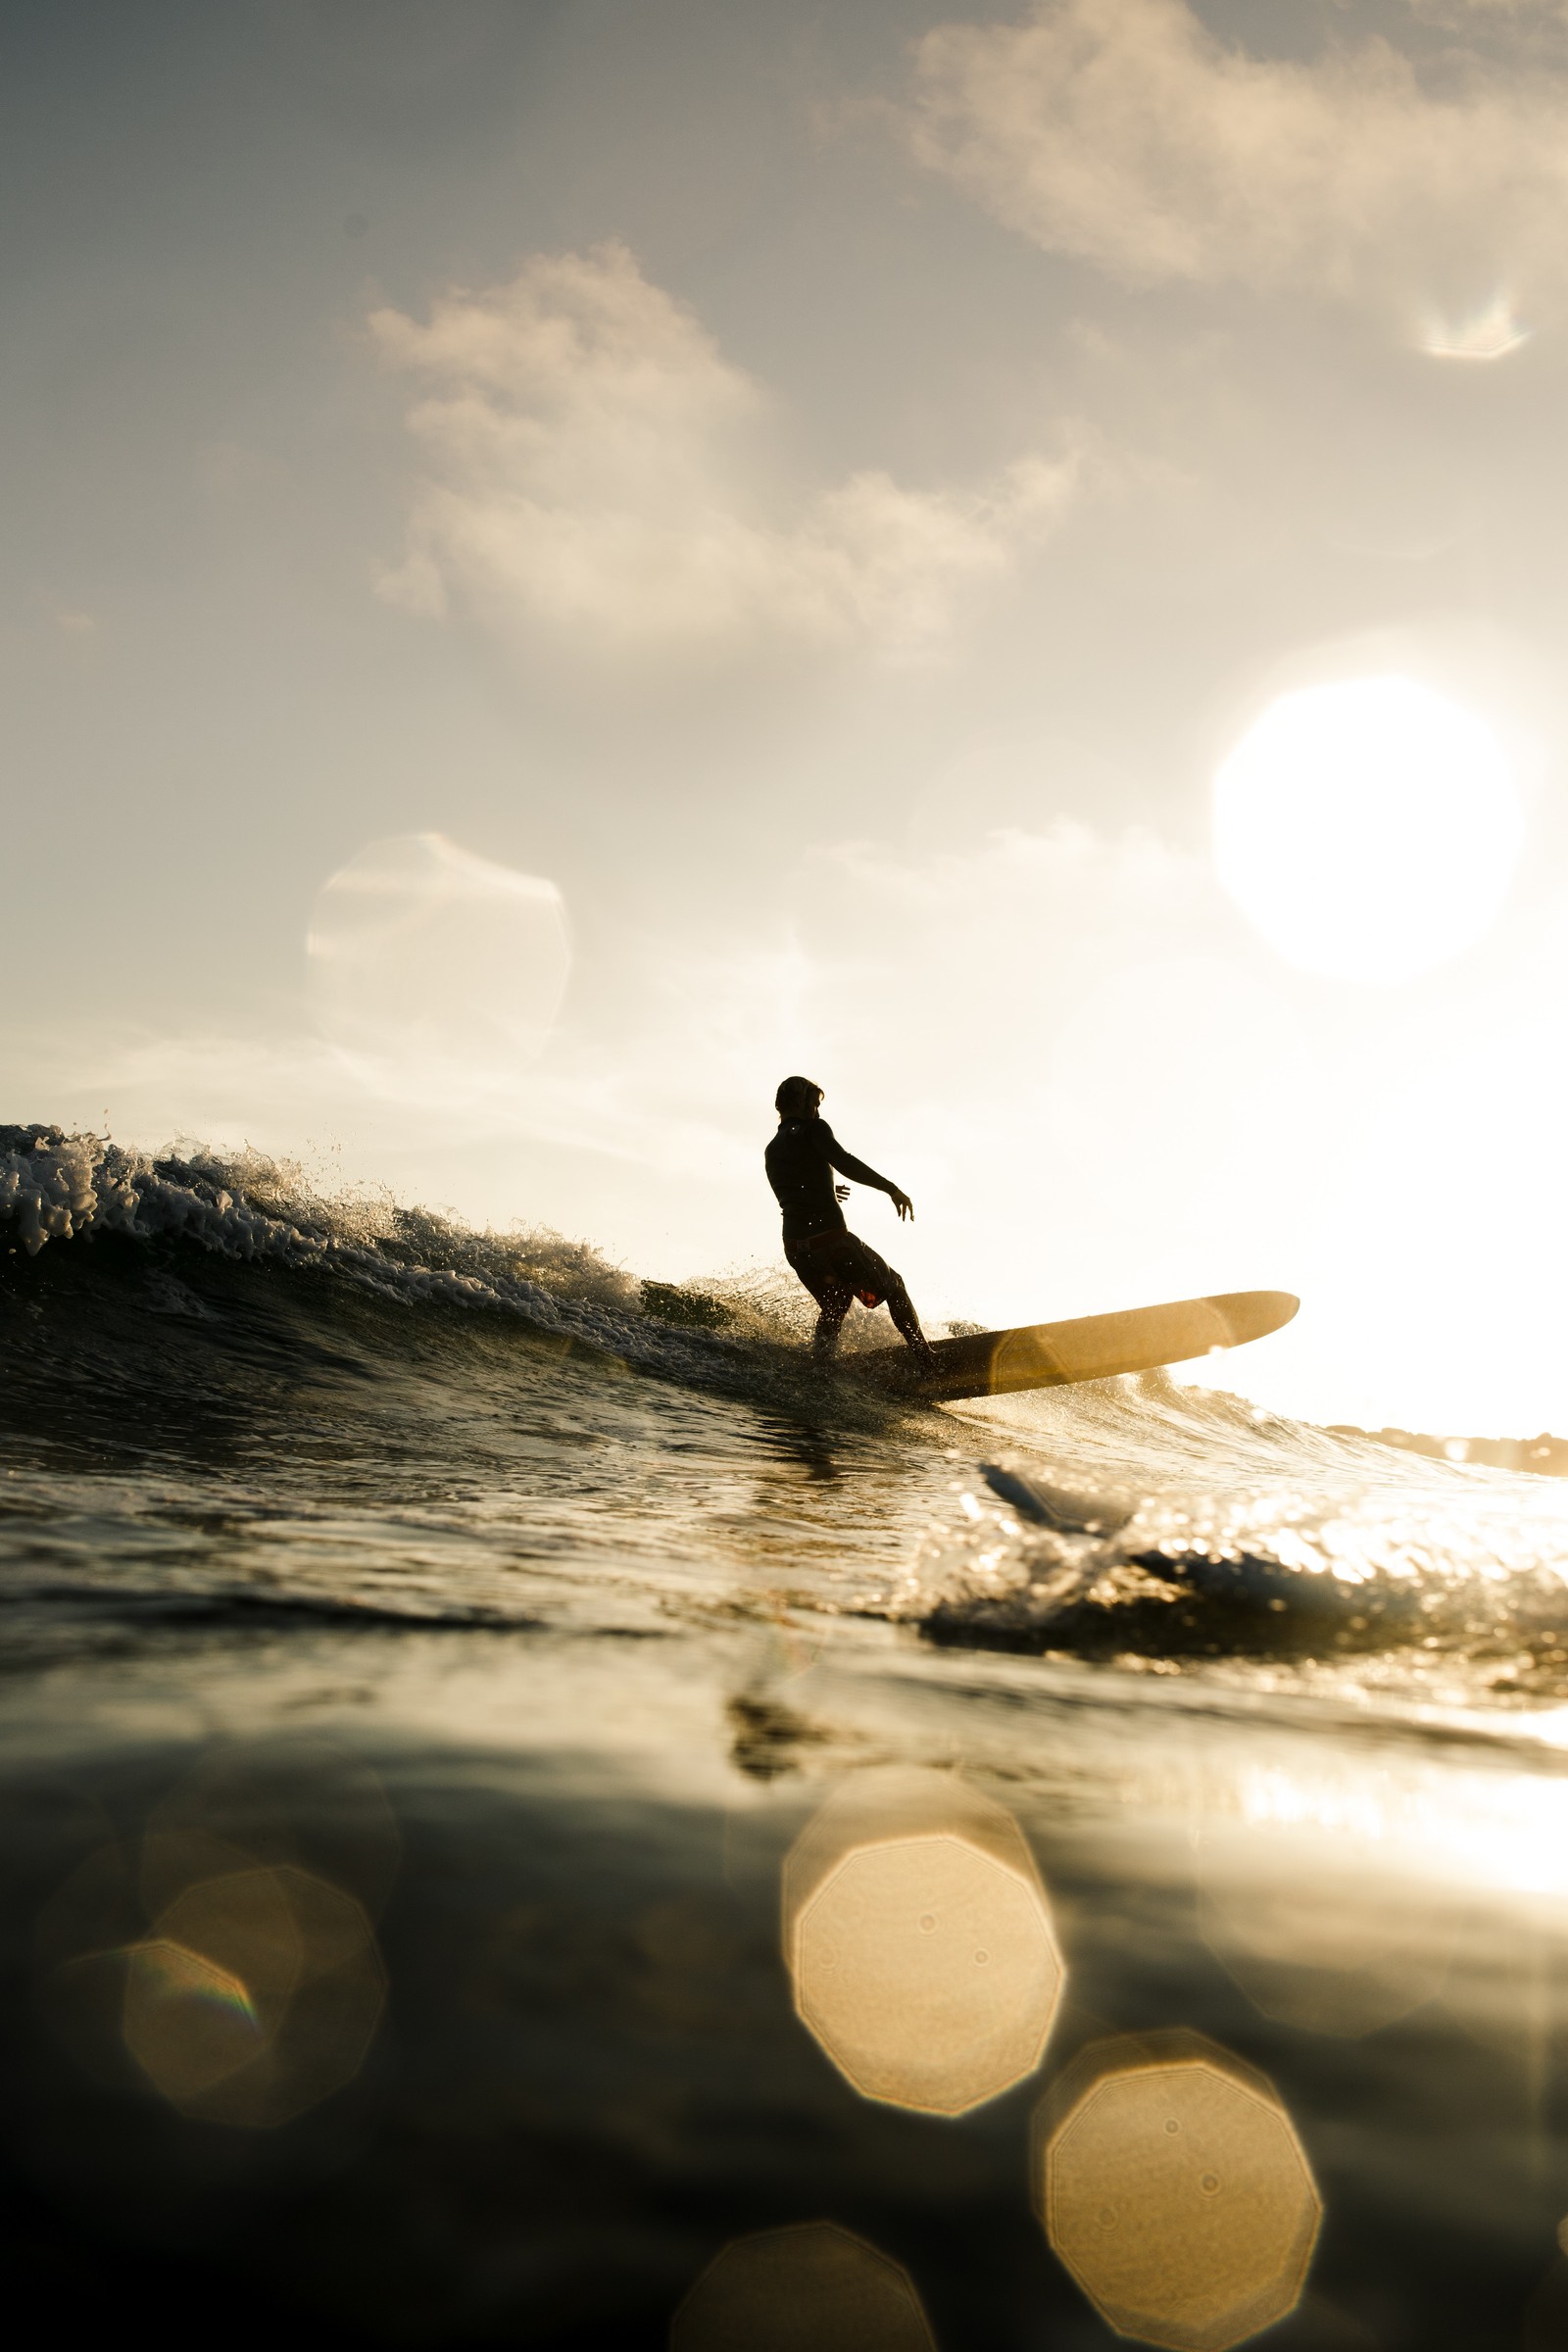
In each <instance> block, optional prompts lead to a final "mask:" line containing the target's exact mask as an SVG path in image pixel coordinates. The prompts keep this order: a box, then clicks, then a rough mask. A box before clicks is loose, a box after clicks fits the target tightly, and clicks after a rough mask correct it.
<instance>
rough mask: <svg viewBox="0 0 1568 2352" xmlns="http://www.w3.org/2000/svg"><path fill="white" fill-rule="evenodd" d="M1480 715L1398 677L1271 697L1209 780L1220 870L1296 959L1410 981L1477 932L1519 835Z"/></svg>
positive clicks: (1361, 975)
mask: <svg viewBox="0 0 1568 2352" xmlns="http://www.w3.org/2000/svg"><path fill="white" fill-rule="evenodd" d="M1522 829H1523V827H1522V818H1521V812H1520V807H1519V799H1518V795H1517V792H1516V791H1515V788H1514V781H1513V776H1512V773H1511V770H1510V767H1509V763H1508V760H1507V756H1506V754H1505V753H1504V751H1503V748H1502V746H1501V744H1500V743H1499V742H1498V740H1497V737H1496V736H1495V733H1494V732H1493V730H1492V728H1491V727H1490V726H1489V725H1488V724H1487V722H1486V721H1485V719H1483V718H1481V717H1479V716H1478V715H1477V713H1476V712H1475V711H1467V710H1465V709H1464V708H1462V707H1461V706H1460V705H1459V704H1457V703H1452V702H1449V701H1448V700H1447V699H1446V696H1444V695H1441V694H1436V693H1434V692H1433V690H1432V689H1431V688H1430V687H1428V686H1422V685H1419V684H1417V683H1416V682H1415V681H1414V680H1413V679H1410V678H1401V677H1383V678H1354V679H1344V680H1340V681H1337V682H1335V683H1334V684H1331V685H1323V686H1309V687H1304V688H1301V689H1299V690H1298V691H1297V692H1295V693H1292V694H1284V695H1281V696H1280V697H1279V699H1278V700H1277V701H1276V702H1273V703H1271V704H1270V705H1269V707H1268V709H1267V710H1266V711H1264V712H1263V714H1262V716H1261V718H1259V719H1258V720H1257V721H1256V723H1255V724H1254V725H1253V726H1252V727H1250V729H1249V731H1248V732H1247V734H1246V735H1244V736H1243V738H1242V740H1241V742H1240V743H1239V744H1238V745H1237V746H1236V749H1235V750H1234V751H1233V752H1232V753H1231V755H1230V757H1229V758H1228V759H1227V760H1225V761H1224V763H1223V765H1222V766H1221V767H1220V769H1219V772H1218V774H1217V775H1216V777H1215V779H1214V857H1215V864H1216V866H1217V869H1218V873H1219V878H1220V880H1221V882H1222V883H1223V884H1224V886H1225V888H1226V889H1227V890H1228V891H1229V893H1230V895H1231V897H1232V898H1233V899H1234V900H1235V901H1236V903H1237V905H1238V906H1239V907H1241V909H1242V911H1243V913H1244V914H1245V915H1246V916H1247V917H1248V919H1249V921H1250V922H1252V923H1254V924H1255V925H1256V926H1257V928H1258V930H1259V931H1261V932H1262V934H1263V936H1264V938H1265V939H1266V940H1267V941H1268V943H1269V945H1270V946H1271V947H1272V948H1273V949H1274V950H1275V951H1276V953H1277V954H1278V955H1279V956H1283V958H1284V959H1285V961H1286V962H1287V963H1292V964H1295V965H1296V966H1297V967H1298V968H1299V970H1301V971H1307V972H1319V973H1322V974H1324V975H1326V976H1327V977H1329V978H1333V979H1341V980H1362V981H1382V982H1396V981H1401V980H1411V979H1414V978H1416V977H1417V976H1418V975H1419V974H1420V973H1422V972H1427V971H1431V970H1432V969H1434V967H1435V966H1437V965H1438V964H1441V963H1446V962H1447V961H1448V960H1449V958H1450V957H1452V956H1457V955H1459V954H1461V953H1462V951H1463V950H1464V949H1466V948H1468V947H1472V946H1474V944H1475V943H1476V941H1477V940H1479V939H1482V938H1484V937H1485V935H1486V933H1487V932H1488V931H1489V930H1490V929H1491V927H1492V924H1493V922H1494V920H1495V917H1496V914H1497V910H1498V908H1499V907H1500V906H1501V904H1502V901H1503V897H1504V895H1505V893H1506V891H1507V888H1508V884H1509V881H1510V880H1511V878H1512V874H1513V869H1514V865H1515V863H1516V861H1517V858H1518V855H1519V847H1520V841H1521V835H1522Z"/></svg>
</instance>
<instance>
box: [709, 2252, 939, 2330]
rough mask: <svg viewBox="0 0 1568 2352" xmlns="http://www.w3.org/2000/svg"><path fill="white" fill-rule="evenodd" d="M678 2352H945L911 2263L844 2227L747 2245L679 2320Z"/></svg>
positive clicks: (717, 2263)
mask: <svg viewBox="0 0 1568 2352" xmlns="http://www.w3.org/2000/svg"><path fill="white" fill-rule="evenodd" d="M669 2342H670V2352H742V2347H744V2352H936V2338H935V2337H934V2336H933V2334H932V2332H931V2327H930V2323H929V2322H928V2320H927V2319H926V2316H925V2310H924V2307H923V2306H922V2304H921V2301H920V2297H919V2295H918V2293H917V2292H916V2291H915V2286H914V2281H913V2280H912V2279H911V2278H910V2277H909V2274H908V2272H907V2270H906V2269H905V2268H904V2266H903V2264H902V2263H898V2262H895V2261H894V2260H893V2258H892V2257H891V2255H888V2254H884V2253H882V2252H881V2251H880V2250H879V2249H878V2248H877V2247H875V2246H872V2245H868V2244H867V2243H866V2241H865V2239H864V2238H863V2237H857V2236H856V2235H855V2234H854V2233H853V2232H852V2231H851V2230H848V2229H840V2228H839V2226H838V2224H837V2223H835V2222H803V2223H800V2224H797V2225H796V2226H795V2227H794V2228H792V2229H761V2230H759V2231H758V2232H757V2233H756V2234H755V2235H754V2236H751V2237H738V2238H735V2239H733V2240H732V2241H731V2242H730V2244H729V2245H727V2246H726V2247H725V2248H724V2250H723V2252H722V2253H721V2254H719V2255H718V2256H716V2257H715V2259H714V2260H713V2261H712V2262H711V2264H710V2265H709V2267H708V2269H707V2270H706V2271H705V2272H704V2273H703V2275H702V2277H701V2278H699V2279H698V2280H697V2283H696V2284H695V2286H693V2288H692V2289H691V2291H690V2293H689V2294H688V2295H687V2297H686V2299H685V2301H684V2302H683V2303H682V2304H681V2306H680V2309H679V2310H678V2311H677V2312H676V2314H675V2317H674V2320H673V2321H672V2323H671V2325H670V2330H669Z"/></svg>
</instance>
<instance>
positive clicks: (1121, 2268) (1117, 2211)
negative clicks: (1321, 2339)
mask: <svg viewBox="0 0 1568 2352" xmlns="http://www.w3.org/2000/svg"><path fill="white" fill-rule="evenodd" d="M1038 2135H1039V2141H1040V2171H1041V2180H1040V2190H1041V2200H1042V2205H1043V2218H1044V2221H1045V2226H1046V2234H1047V2236H1048V2237H1049V2238H1050V2240H1051V2243H1052V2246H1053V2248H1054V2251H1055V2253H1056V2254H1057V2255H1058V2256H1059V2257H1060V2259H1061V2261H1062V2262H1063V2263H1065V2265H1066V2267H1067V2269H1068V2270H1069V2271H1070V2272H1071V2273H1072V2275H1073V2278H1075V2279H1076V2280H1077V2282H1078V2284H1079V2285H1080V2286H1081V2287H1082V2289H1083V2291H1084V2293H1085V2294H1086V2295H1087V2296H1088V2297H1089V2300H1090V2301H1091V2302H1092V2303H1093V2304H1094V2306H1095V2308H1096V2310H1097V2311H1098V2312H1099V2313H1100V2314H1101V2316H1102V2318H1103V2319H1104V2320H1105V2321H1106V2322H1107V2323H1108V2324H1109V2325H1110V2326H1111V2327H1114V2328H1116V2329H1117V2330H1118V2332H1119V2333H1121V2334H1123V2335H1130V2336H1133V2337H1134V2338H1136V2339H1137V2340H1138V2341H1140V2342H1142V2343H1147V2344H1164V2345H1169V2346H1171V2347H1173V2352H1227V2347H1228V2346H1230V2345H1232V2344H1239V2343H1242V2342H1244V2341H1245V2340H1246V2338H1247V2337H1248V2336H1250V2335H1255V2334H1256V2333H1257V2331H1258V2330H1259V2329H1260V2328H1263V2327H1272V2326H1273V2325H1274V2324H1275V2322H1276V2321H1278V2320H1282V2319H1284V2318H1285V2317H1286V2315H1287V2314H1288V2313H1290V2312H1292V2311H1294V2310H1295V2308H1296V2306H1297V2304H1298V2303H1299V2300H1300V2296H1301V2290H1302V2287H1303V2286H1304V2284H1305V2282H1306V2274H1307V2269H1308V2266H1309V2264H1310V2262H1311V2259H1312V2249H1313V2246H1314V2245H1315V2243H1316V2240H1317V2232H1318V2225H1319V2223H1320V2221H1321V2219H1322V2206H1321V2203H1320V2201H1319V2198H1318V2193H1317V2188H1316V2184H1315V2183H1314V2181H1313V2179H1312V2173H1311V2168H1310V2166H1309V2165H1308V2163H1307V2160H1306V2156H1305V2154H1304V2152H1303V2150H1302V2147H1301V2143H1300V2141H1299V2139H1298V2137H1297V2135H1296V2131H1295V2129H1294V2127H1293V2125H1292V2123H1291V2119H1290V2117H1289V2115H1287V2113H1286V2111H1285V2109H1284V2107H1283V2106H1282V2105H1281V2103H1280V2100H1279V2097H1278V2095H1277V2094H1276V2092H1275V2090H1274V2088H1273V2086H1272V2084H1271V2083H1269V2082H1267V2081H1266V2080H1265V2079H1264V2077H1262V2076H1261V2075H1258V2074H1254V2073H1253V2071H1252V2070H1251V2068H1250V2067H1248V2066H1244V2065H1243V2064H1242V2062H1241V2061H1240V2060H1239V2059H1237V2058H1235V2057H1233V2056H1231V2054H1230V2053H1229V2052H1228V2051H1225V2050H1220V2049H1217V2048H1215V2047H1214V2046H1213V2044H1212V2043H1209V2042H1206V2041H1203V2040H1202V2039H1201V2037H1200V2036H1199V2035H1197V2034H1155V2035H1150V2036H1148V2037H1145V2038H1143V2039H1138V2040H1134V2039H1131V2038H1127V2039H1121V2040H1116V2041H1111V2042H1108V2043H1099V2044H1096V2045H1094V2046H1093V2047H1092V2048H1090V2049H1089V2050H1086V2051H1085V2052H1084V2053H1083V2054H1082V2056H1081V2057H1080V2058H1079V2059H1078V2060H1077V2061H1076V2062H1075V2063H1074V2065H1073V2066H1072V2067H1071V2068H1069V2069H1068V2071H1067V2073H1066V2075H1065V2076H1063V2078H1062V2080H1061V2082H1059V2083H1058V2084H1057V2085H1056V2086H1055V2087H1054V2090H1053V2091H1052V2093H1051V2095H1050V2097H1049V2098H1048V2099H1047V2100H1046V2101H1044V2102H1043V2105H1042V2111H1041V2116H1040V2119H1039V2124H1038Z"/></svg>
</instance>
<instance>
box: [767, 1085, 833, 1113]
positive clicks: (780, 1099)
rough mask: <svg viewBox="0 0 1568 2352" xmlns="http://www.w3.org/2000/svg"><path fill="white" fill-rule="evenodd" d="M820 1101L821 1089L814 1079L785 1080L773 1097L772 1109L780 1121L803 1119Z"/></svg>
mask: <svg viewBox="0 0 1568 2352" xmlns="http://www.w3.org/2000/svg"><path fill="white" fill-rule="evenodd" d="M821 1100H822V1089H821V1088H820V1087H819V1086H818V1085H817V1083H816V1080H815V1079H814V1078H786V1079H785V1080H784V1082H783V1084H782V1085H781V1086H780V1088H779V1090H778V1093H777V1094H776V1095H775V1096H774V1097H773V1108H774V1109H775V1110H776V1111H777V1112H778V1115H779V1117H780V1118H781V1119H804V1118H809V1115H810V1113H811V1112H812V1111H813V1110H814V1109H815V1108H816V1106H817V1104H818V1103H820V1102H821Z"/></svg>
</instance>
